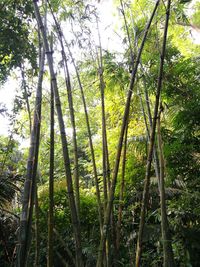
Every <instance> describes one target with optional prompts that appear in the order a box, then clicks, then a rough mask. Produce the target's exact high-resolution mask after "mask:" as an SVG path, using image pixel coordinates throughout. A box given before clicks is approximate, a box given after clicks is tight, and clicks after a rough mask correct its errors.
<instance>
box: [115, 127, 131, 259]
mask: <svg viewBox="0 0 200 267" xmlns="http://www.w3.org/2000/svg"><path fill="white" fill-rule="evenodd" d="M127 137H128V123H127V126H126V130H125V136H124V150H123V157H122V178H121V185H120V195H119V209H118V220H117V231H116V246H117V255H119V248H120V232H121V223H122V209H123V199H124V186H125V173H126V151H127Z"/></svg>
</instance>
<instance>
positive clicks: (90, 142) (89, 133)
mask: <svg viewBox="0 0 200 267" xmlns="http://www.w3.org/2000/svg"><path fill="white" fill-rule="evenodd" d="M48 3H49V1H48ZM49 7H50V10H51V13H52V16H53V19H54V22H55V25H56V28H57V31H58V32H59V33H60V34H61V35H62V38H63V40H64V42H65V45H66V46H67V49H68V52H69V55H70V57H71V60H72V64H73V66H74V69H75V72H76V76H77V79H78V84H79V88H80V91H81V98H82V101H83V106H84V112H85V119H86V125H87V131H88V139H89V145H90V151H91V157H92V165H93V172H94V179H95V186H96V194H97V203H98V213H99V224H100V231H101V232H102V222H103V219H102V218H103V217H102V210H101V197H100V190H99V183H98V175H97V168H96V160H95V154H94V147H93V142H92V133H91V128H90V122H89V116H88V111H87V105H86V101H85V95H84V91H83V86H82V82H81V78H80V75H79V71H78V69H77V66H76V64H75V60H74V58H73V55H72V53H71V50H70V48H69V45H68V43H67V42H66V40H65V38H64V35H63V33H62V30H61V28H60V25H59V24H58V21H57V19H56V17H55V15H54V13H53V10H52V8H51V5H50V3H49Z"/></svg>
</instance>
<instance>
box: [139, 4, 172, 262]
mask: <svg viewBox="0 0 200 267" xmlns="http://www.w3.org/2000/svg"><path fill="white" fill-rule="evenodd" d="M170 5H171V0H168V4H167V10H166V21H165V27H164V37H163V46H162V52H161V55H160V69H159V74H158V85H157V91H156V101H155V108H154V116H153V122H152V128H151V134H150V144H149V152H148V157H147V166H146V174H145V182H144V190H143V197H142V206H141V213H140V224H139V232H138V240H137V249H136V267H140V265H141V255H142V239H143V232H144V224H145V215H146V207H147V201H148V193H149V184H150V173H151V172H150V171H151V163H152V157H153V148H154V142H155V133H156V122H157V116H158V107H159V102H160V93H161V89H162V80H163V67H164V57H165V50H166V41H167V31H168V23H169V15H170Z"/></svg>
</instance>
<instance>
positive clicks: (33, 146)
mask: <svg viewBox="0 0 200 267" xmlns="http://www.w3.org/2000/svg"><path fill="white" fill-rule="evenodd" d="M44 58H45V55H44V53H42V56H41V59H40V68H39V69H40V70H39V78H38V85H37V91H36V100H35V111H34V120H33V129H32V132H31V137H30V148H29V158H28V161H27V174H26V180H25V184H24V193H23V199H22V211H21V219H20V227H19V246H18V253H17V254H18V255H17V266H19V267H24V266H26V264H27V257H28V252H29V245H30V241H31V225H32V213H33V205H34V193H35V183H36V173H37V160H38V152H39V137H40V124H41V102H42V81H43V72H44Z"/></svg>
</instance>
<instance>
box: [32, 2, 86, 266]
mask: <svg viewBox="0 0 200 267" xmlns="http://www.w3.org/2000/svg"><path fill="white" fill-rule="evenodd" d="M33 4H34V9H35V16H36V19H37V21H38V25H39V27H40V31H41V34H42V37H43V42H44V47H45V51H46V54H47V59H48V65H49V70H50V75H51V82H52V86H53V91H54V99H55V105H56V110H57V115H58V122H59V128H60V134H61V141H62V149H63V157H64V165H65V174H66V180H67V192H68V196H69V204H70V212H71V219H72V225H73V231H74V237H75V246H76V247H75V251H76V265H77V267H79V266H83V261H82V248H81V234H80V224H79V220H78V216H77V210H76V204H75V199H74V191H73V184H72V176H71V169H70V159H69V153H68V146H67V139H66V132H65V125H64V120H63V114H62V109H61V102H60V96H59V92H58V86H57V79H56V75H55V72H54V67H53V56H52V53H51V51H50V49H49V43H48V40H47V34H46V30H45V28H44V25H43V22H42V19H41V15H40V12H39V8H38V5H37V1H35V0H33Z"/></svg>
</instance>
